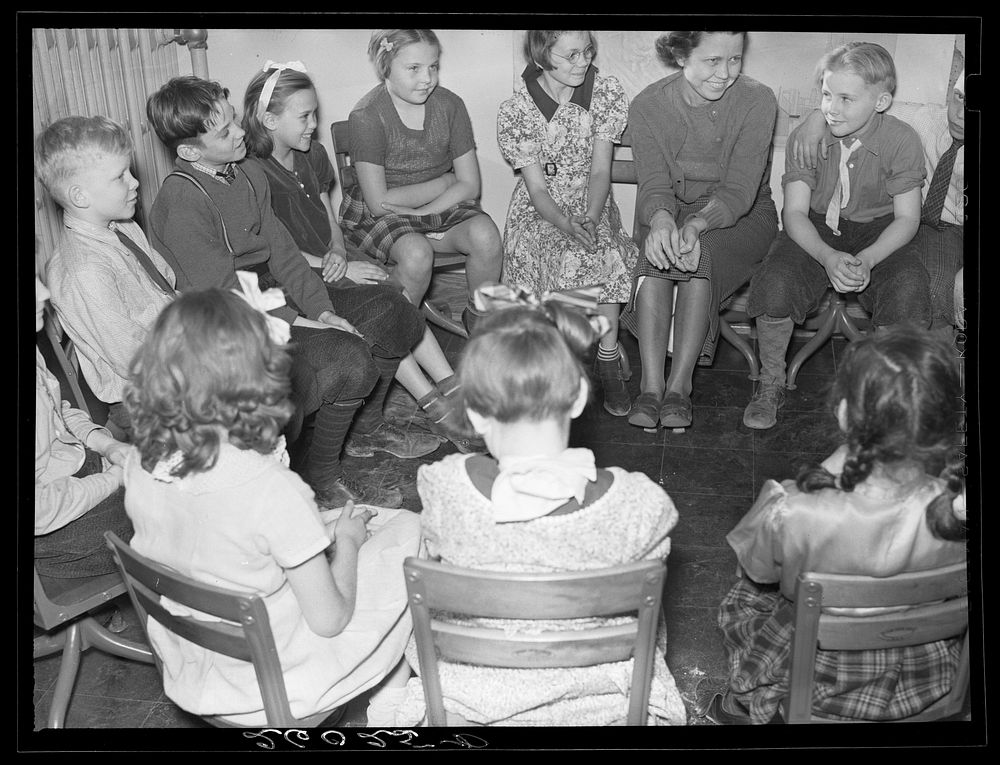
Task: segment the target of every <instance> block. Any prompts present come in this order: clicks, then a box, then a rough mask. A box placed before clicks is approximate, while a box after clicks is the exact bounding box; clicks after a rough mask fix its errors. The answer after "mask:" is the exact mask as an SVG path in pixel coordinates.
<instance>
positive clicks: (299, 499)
mask: <svg viewBox="0 0 1000 765" xmlns="http://www.w3.org/2000/svg"><path fill="white" fill-rule="evenodd" d="M274 469H275V470H276V471H277V472H278V473H279V474H280V479H279V480H278V481H276V482H275V483H274V486H273V488H272V489H271V491H273V493H274V499H275V501H273V502H268V503H264V506H265V507H266V515H265V516H264V517H263V518H262V523H260V524H259V527H258V529H257V533H258V534H260V535H261V537H263V539H264V540H266V542H265V544H264V545H263V547H264V549H263V550H262V551H263V552H264V553H266V554H270V555H272V556H273V557H274V559H275V560H276V561H277V562H278V565H279V566H281V567H282V568H294V567H295V566H299V565H301V564H303V563H305V562H306V561H307V560H309V559H310V558H312V557H313V556H315V555H318V554H319V553H321V552H323V551H324V550H325V549H326V548H327V547H329V546H330V538H329V536H327V531H326V526H325V525H324V523H323V519H322V518H321V517H320V514H319V510H317V508H316V502H315V500H314V499H313V498H312V490H311V489H310V488H309V487H308V486H307V485H306V483H305V481H303V480H302V479H301V478H300V477H299V476H298V475H297V474H295V473H293V472H292V471H291V470H289V469H288V468H285V467H283V466H282V467H280V468H274Z"/></svg>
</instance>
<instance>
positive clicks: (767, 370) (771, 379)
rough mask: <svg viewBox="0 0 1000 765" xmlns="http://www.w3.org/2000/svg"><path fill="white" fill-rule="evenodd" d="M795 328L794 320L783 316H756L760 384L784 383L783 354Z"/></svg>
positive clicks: (786, 350)
mask: <svg viewBox="0 0 1000 765" xmlns="http://www.w3.org/2000/svg"><path fill="white" fill-rule="evenodd" d="M794 329H795V324H794V322H793V321H792V320H791V319H790V318H789V317H787V316H786V317H785V318H782V319H775V318H773V317H771V316H758V317H757V350H758V354H759V356H760V383H761V385H784V384H785V356H786V355H787V353H788V344H789V342H791V339H792V332H793V330H794Z"/></svg>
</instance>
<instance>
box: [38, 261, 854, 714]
mask: <svg viewBox="0 0 1000 765" xmlns="http://www.w3.org/2000/svg"><path fill="white" fill-rule="evenodd" d="M439 281H440V277H439V278H438V280H437V281H436V283H438V282H439ZM460 286H461V285H459V287H460ZM454 305H455V304H454V303H453V306H454ZM457 305H458V306H460V305H461V303H460V302H459V303H458V304H457ZM438 336H439V338H440V340H441V343H442V346H443V347H444V349H445V351H446V354H447V355H448V356H449V357H450V358H451V359H452V361H453V363H455V362H457V358H458V355H459V353H460V351H461V346H462V342H463V341H462V340H461V339H460V338H458V337H457V336H454V335H448V334H445V333H439V335H438ZM623 342H624V343H625V344H626V346H627V349H628V351H629V355H630V358H631V359H632V363H633V366H634V374H633V377H632V381H631V383H630V386H631V388H632V393H633V395H635V394H637V393H638V390H639V375H640V371H639V366H638V363H639V353H638V348H637V347H636V345H635V342H634V340H633V338H631V337H624V338H623ZM844 342H845V341H844V340H842V339H835V340H834V341H832V342H830V343H828V344H826V345H825V346H824V347H823V348H822V349H820V351H819V352H817V354H816V355H815V356H813V357H812V358H811V359H809V361H808V362H806V364H805V365H804V366H803V367H802V370H801V373H800V376H799V378H798V388H797V389H796V390H795V391H791V392H789V395H788V399H787V403H786V404H785V406H784V409H783V410H782V411H781V415H780V418H779V422H778V425H777V426H776V427H775V428H773V429H772V430H768V431H763V432H761V431H752V430H750V429H748V428H746V427H744V425H743V424H742V412H743V407H744V405H745V404H746V402H747V400H748V399H749V398H750V395H751V392H752V389H753V383H752V382H751V381H750V380H749V379H748V376H747V368H746V362H745V361H744V359H743V357H742V356H741V355H740V354H739V353H737V352H736V351H735V350H734V349H733V348H731V347H730V346H729V345H728V344H726V343H725V342H723V341H720V346H719V351H718V354H717V356H716V359H715V363H714V365H713V366H712V367H711V368H699V369H698V370H697V372H696V376H695V381H694V395H693V402H694V406H695V409H694V424H693V425H692V427H691V428H690V429H688V430H687V431H685V432H684V433H683V434H674V433H671V432H665V431H663V430H660V431H658V432H657V433H655V434H654V433H646V432H644V431H643V430H641V429H639V428H635V427H632V426H630V425H628V423H627V422H626V420H625V418H615V417H612V416H610V415H608V414H607V413H605V412H604V411H603V409H602V408H601V407H600V406H599V403H598V404H597V405H592V406H590V407H589V408H588V409H587V411H586V412H585V413H584V414H583V416H581V417H580V418H579V419H578V420H577V421H575V422H574V425H573V428H572V433H571V443H572V445H573V446H588V447H590V448H592V449H593V450H594V452H595V454H596V456H597V461H598V464H600V465H620V466H622V467H625V468H628V469H630V470H641V471H643V472H645V473H647V474H648V475H649V476H650V477H651V478H653V480H655V481H658V482H659V483H660V484H661V485H662V486H663V487H664V488H665V489H666V491H667V492H668V493H669V494H670V496H671V497H672V498H673V500H674V502H675V503H676V505H677V507H678V509H679V512H680V521H679V523H678V525H677V527H676V529H675V530H674V533H673V549H672V552H671V554H670V558H669V560H668V562H667V563H668V576H667V586H666V593H665V598H664V611H665V615H666V621H667V625H668V631H669V650H668V654H667V663H668V665H669V666H670V669H671V671H672V672H673V674H674V677H675V678H676V680H677V684H678V687H679V689H680V691H681V693H682V695H683V697H684V699H685V701H686V703H687V704H688V708H689V712H690V711H691V710H692V709H694V708H695V706H696V705H697V704H698V703H699V701H702V700H704V699H705V698H706V697H707V696H708V695H709V694H710V693H711V692H712V691H713V690H715V689H717V688H718V687H719V686H720V685H721V683H722V682H723V679H724V677H725V674H726V666H725V656H724V653H723V650H722V644H721V634H720V632H719V630H718V628H717V627H716V625H715V613H716V607H717V605H718V603H719V600H720V599H721V597H722V596H723V594H724V593H725V591H726V590H727V588H728V587H729V586H730V584H731V583H732V582H733V581H734V570H735V558H734V556H733V555H732V553H731V551H730V549H729V548H728V546H727V545H726V542H725V535H726V533H727V532H728V531H729V529H731V528H732V527H733V525H734V524H735V523H736V522H737V520H738V519H739V518H740V516H741V515H742V514H743V513H744V512H746V510H747V509H748V508H749V507H750V504H751V503H752V501H753V499H754V497H755V496H756V493H757V491H758V490H759V489H760V486H761V484H762V483H763V481H764V480H765V479H767V478H778V479H781V478H788V477H792V476H794V474H795V472H796V470H797V468H798V467H799V466H800V465H802V464H803V463H807V462H813V461H817V460H819V459H822V458H823V457H825V456H826V455H827V454H829V452H830V451H832V450H833V448H834V447H835V445H836V433H835V429H834V428H835V422H834V419H833V417H832V415H831V414H830V413H829V411H828V408H827V406H826V404H825V391H826V386H827V385H828V383H829V381H830V379H831V376H832V374H833V372H834V370H835V368H836V363H837V357H838V353H840V352H841V351H842V349H843V347H844ZM795 344H796V346H798V345H800V344H801V341H798V340H796V341H795ZM597 401H598V402H599V394H598V398H597ZM391 405H392V408H393V409H392V410H391V413H393V414H403V415H405V414H406V413H407V412H412V410H413V399H412V398H410V397H409V396H408V395H407V394H406V393H405V391H401V390H398V389H397V390H395V391H394V393H393V394H392V396H391ZM453 450H454V447H453V446H452V445H451V444H450V443H446V444H444V445H443V446H442V447H441V448H440V449H439V450H438V451H437V452H435V453H434V454H432V455H429V456H428V457H425V458H423V459H421V460H409V461H407V460H399V459H396V458H394V457H391V456H388V455H380V456H376V457H374V458H371V459H354V458H348V460H349V461H350V462H351V463H352V466H354V467H357V468H358V469H359V470H361V469H363V470H367V471H372V472H376V471H377V472H381V471H382V470H387V471H390V472H391V473H392V474H393V475H399V476H400V480H401V483H402V484H403V485H404V486H406V487H408V488H407V490H406V491H405V492H404V506H405V507H408V508H410V509H413V510H419V509H420V500H419V498H418V497H417V494H416V490H415V487H414V484H413V482H414V479H415V475H416V470H417V467H418V466H419V465H420V464H422V463H423V462H431V461H434V460H436V459H439V458H440V457H442V456H444V455H445V454H447V453H449V452H450V451H453ZM622 511H623V512H627V508H622ZM123 613H124V614H125V615H126V618H127V619H128V620H129V621H130V622H131V624H130V626H129V628H128V630H127V632H126V636H132V637H137V636H140V635H141V630H140V629H139V627H138V626H137V625H136V623H135V618H134V614H133V612H132V611H131V608H130V607H129V606H128V604H127V603H126V604H123ZM58 667H59V657H58V656H52V657H48V658H45V659H41V660H38V661H36V662H34V673H35V677H34V702H35V727H36V728H41V727H44V726H45V723H46V717H47V714H48V709H49V705H50V702H51V695H52V688H53V686H54V684H55V681H56V677H57V673H58ZM364 710H365V702H364V700H363V699H361V700H356V703H352V705H351V706H350V707H349V709H348V710H347V714H346V716H345V718H344V719H343V720H342V721H341V722H340V725H343V726H360V725H364V721H365V718H364ZM691 722H692V723H695V724H696V723H697V722H698V721H697V720H694V719H692V720H691ZM202 725H203V723H202V722H201V721H200V720H199V719H198V718H196V717H194V716H192V715H189V714H187V713H185V712H183V711H182V710H180V709H178V708H177V707H176V706H174V705H173V704H172V703H171V702H170V701H169V699H167V698H166V696H164V694H163V690H162V686H161V684H160V679H159V677H158V675H157V672H156V670H155V669H154V667H152V666H149V665H141V664H137V663H133V662H129V661H126V660H121V659H117V658H114V657H110V656H108V655H106V654H104V653H101V652H100V651H96V650H91V651H88V652H87V653H86V654H85V655H84V657H83V661H82V663H81V667H80V672H79V677H78V680H77V683H76V689H75V692H74V694H73V699H72V702H71V704H70V707H69V712H68V715H67V719H66V726H67V727H69V728H187V727H197V726H202Z"/></svg>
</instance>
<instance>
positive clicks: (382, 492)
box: [313, 475, 403, 509]
mask: <svg viewBox="0 0 1000 765" xmlns="http://www.w3.org/2000/svg"><path fill="white" fill-rule="evenodd" d="M313 493H314V494H315V495H316V504H317V505H319V506H320V507H322V508H327V509H332V508H336V507H343V506H344V505H346V504H347V502H348V500H350V501H353V502H354V503H355V504H356V505H378V506H379V507H401V506H402V504H403V494H402V492H400V490H399V489H397V488H396V487H395V486H389V485H383V486H372V485H371V484H363V483H361V482H360V481H357V480H355V479H354V478H350V477H348V476H346V475H343V476H341V477H340V478H339V479H337V480H336V481H333V482H331V483H328V484H326V485H324V486H314V487H313Z"/></svg>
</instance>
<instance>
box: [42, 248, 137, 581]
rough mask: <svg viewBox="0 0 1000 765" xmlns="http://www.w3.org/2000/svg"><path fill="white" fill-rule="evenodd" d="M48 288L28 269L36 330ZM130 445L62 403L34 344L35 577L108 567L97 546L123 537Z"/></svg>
mask: <svg viewBox="0 0 1000 765" xmlns="http://www.w3.org/2000/svg"><path fill="white" fill-rule="evenodd" d="M48 297H49V291H48V290H47V289H46V288H45V285H44V284H43V283H42V281H41V280H40V279H39V278H38V270H37V268H36V270H35V331H36V332H37V331H40V330H41V329H42V324H43V322H44V314H43V311H44V309H45V301H46V300H47V299H48ZM129 449H130V447H129V445H128V444H126V443H123V442H121V441H116V440H115V439H114V438H113V437H112V435H111V433H110V432H109V431H108V430H107V429H106V428H102V427H101V426H100V425H98V424H96V423H94V422H93V421H92V420H91V419H90V415H88V414H87V413H86V412H84V411H82V410H80V409H74V408H73V407H71V406H70V405H69V403H68V402H66V401H64V400H62V396H61V395H60V392H59V381H58V380H57V379H56V378H55V377H54V376H53V375H52V374H51V373H50V372H49V370H48V369H47V368H46V366H45V360H44V359H43V358H42V354H41V352H40V351H39V350H38V349H37V348H36V349H35V550H34V557H35V568H36V569H37V570H38V573H39V574H41V575H42V576H50V577H56V578H59V579H78V578H85V577H90V576H97V575H98V574H110V573H111V572H112V571H115V569H116V566H115V561H114V558H113V557H112V555H111V551H110V550H108V548H107V545H106V544H105V543H104V532H105V531H108V530H110V531H114V532H115V533H116V534H118V536H120V537H121V538H122V539H124V540H125V541H128V540H129V539H131V537H132V524H131V523H130V522H129V519H128V516H127V515H126V513H125V492H124V489H123V486H124V481H123V477H122V467H123V466H124V464H125V457H126V455H127V454H128V453H129Z"/></svg>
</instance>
